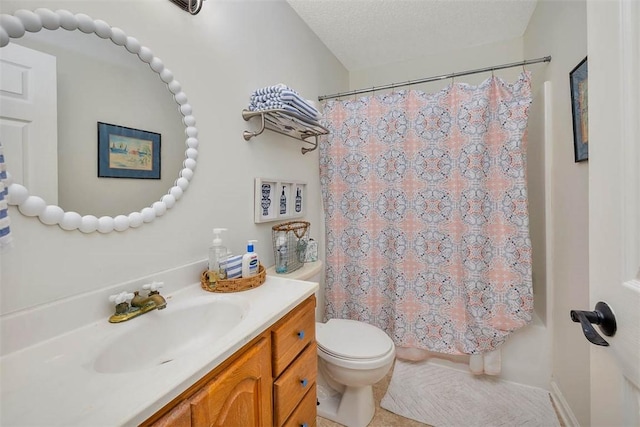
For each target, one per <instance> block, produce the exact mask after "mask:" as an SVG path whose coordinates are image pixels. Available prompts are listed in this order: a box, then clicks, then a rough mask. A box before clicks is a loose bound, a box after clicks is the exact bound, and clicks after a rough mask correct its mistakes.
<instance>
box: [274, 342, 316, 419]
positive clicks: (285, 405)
mask: <svg viewBox="0 0 640 427" xmlns="http://www.w3.org/2000/svg"><path fill="white" fill-rule="evenodd" d="M317 360H318V356H317V347H316V343H315V342H313V343H311V345H309V346H308V347H307V348H306V350H305V351H304V352H302V354H301V355H300V357H298V358H297V359H296V360H295V361H294V362H293V363H292V364H291V366H289V368H287V370H286V371H284V373H283V374H282V375H280V377H279V378H278V379H277V380H276V381H275V382H274V383H273V400H274V407H273V412H274V420H275V424H276V425H282V423H283V422H284V421H285V420H286V419H287V418H288V417H289V414H291V412H293V410H294V409H295V407H296V406H297V405H298V403H299V402H300V401H301V400H302V398H303V397H304V396H305V394H307V392H308V391H309V390H310V388H311V387H313V386H315V383H316V373H317V363H318V362H317Z"/></svg>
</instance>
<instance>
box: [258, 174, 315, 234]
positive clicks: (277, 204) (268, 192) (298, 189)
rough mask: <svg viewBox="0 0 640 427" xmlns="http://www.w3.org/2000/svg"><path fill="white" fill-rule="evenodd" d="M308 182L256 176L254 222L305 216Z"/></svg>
mask: <svg viewBox="0 0 640 427" xmlns="http://www.w3.org/2000/svg"><path fill="white" fill-rule="evenodd" d="M306 198H307V184H306V182H300V181H292V180H277V179H266V178H256V180H255V200H254V207H255V215H254V222H255V223H256V224H257V223H261V222H269V221H278V220H283V219H289V218H299V217H302V216H304V214H305V208H306V204H307V200H306Z"/></svg>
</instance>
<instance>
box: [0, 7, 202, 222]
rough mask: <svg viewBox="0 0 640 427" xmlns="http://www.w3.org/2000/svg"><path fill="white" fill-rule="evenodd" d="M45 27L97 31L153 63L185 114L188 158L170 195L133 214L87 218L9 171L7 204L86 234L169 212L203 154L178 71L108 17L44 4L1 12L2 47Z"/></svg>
mask: <svg viewBox="0 0 640 427" xmlns="http://www.w3.org/2000/svg"><path fill="white" fill-rule="evenodd" d="M43 28H45V29H47V30H58V29H63V30H67V31H75V30H79V31H82V32H83V33H87V34H89V33H95V34H96V35H97V36H98V37H100V38H102V39H105V40H111V42H113V43H114V44H116V45H117V46H122V47H123V48H125V49H126V50H127V51H129V52H130V53H131V54H133V55H137V56H138V58H139V59H140V60H141V61H143V62H145V63H147V64H149V67H151V69H152V70H153V71H154V72H155V73H157V74H158V75H159V77H160V79H161V80H162V81H163V82H164V83H166V85H167V88H168V89H169V92H171V94H172V95H173V98H174V100H175V102H176V103H177V104H178V108H179V111H180V113H181V114H182V116H183V117H182V122H183V124H184V126H185V135H186V141H185V144H186V147H187V149H186V151H185V160H184V162H183V168H182V170H180V173H179V175H178V178H177V179H176V181H175V182H174V185H173V187H171V188H170V189H169V191H168V192H167V194H165V195H164V196H162V197H161V198H160V200H159V201H157V202H154V203H153V204H152V205H151V206H148V207H145V208H143V209H142V210H140V211H139V212H132V213H129V214H128V215H124V214H123V215H117V216H115V217H111V216H102V217H100V218H98V217H96V216H94V215H84V216H82V215H80V214H79V213H77V212H65V211H64V210H63V209H62V208H61V207H60V206H56V205H47V203H46V202H45V200H44V199H42V198H40V197H38V196H34V195H29V191H28V189H27V188H26V187H24V186H22V185H20V184H18V183H13V182H12V181H11V177H10V175H9V174H10V172H11V171H10V170H9V171H8V172H9V174H8V175H9V176H8V182H7V184H8V189H9V196H8V203H9V204H10V205H16V206H18V210H19V211H20V213H22V214H23V215H25V216H31V217H33V216H35V217H38V218H39V219H40V221H41V222H42V223H44V224H47V225H58V226H60V227H61V228H62V229H64V230H80V231H81V232H83V233H92V232H94V231H98V232H100V233H109V232H111V231H124V230H127V229H128V228H135V227H139V226H141V225H142V224H144V223H149V222H151V221H153V220H154V219H155V218H156V217H158V216H162V215H164V214H165V213H166V211H167V209H170V208H172V207H173V206H174V205H175V203H176V201H177V200H178V199H180V197H182V195H183V193H184V191H185V190H186V189H187V187H188V186H189V182H190V181H191V179H192V178H193V173H194V170H195V167H196V159H197V157H198V150H197V149H198V139H197V137H198V129H197V128H196V127H195V123H196V121H195V118H194V117H193V115H192V108H191V105H190V104H189V103H188V102H187V96H186V95H185V93H184V92H183V91H182V88H181V86H180V83H179V82H178V81H177V80H175V79H174V78H173V73H171V71H169V70H168V69H167V68H165V66H164V64H163V63H162V61H161V60H160V59H159V58H158V57H156V56H154V55H153V53H152V52H151V50H150V49H149V48H147V47H145V46H141V45H140V42H139V41H138V40H136V39H135V38H133V37H130V36H127V35H126V34H125V33H124V31H122V30H121V29H119V28H116V27H111V26H109V24H107V23H106V22H104V21H101V20H97V19H96V20H94V19H92V18H91V17H89V16H87V15H85V14H82V13H78V14H73V13H71V12H69V11H67V10H57V11H53V10H50V9H45V8H41V9H36V10H35V11H30V10H18V11H16V12H15V13H14V14H13V15H9V14H0V48H2V47H5V46H6V45H7V44H9V42H10V41H11V39H12V38H20V37H22V36H24V34H25V32H32V33H35V32H38V31H40V30H42V29H43Z"/></svg>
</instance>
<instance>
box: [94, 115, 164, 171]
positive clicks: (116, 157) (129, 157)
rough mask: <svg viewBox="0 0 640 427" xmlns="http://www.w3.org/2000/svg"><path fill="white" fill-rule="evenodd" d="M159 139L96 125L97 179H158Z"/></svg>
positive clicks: (145, 132) (150, 133)
mask: <svg viewBox="0 0 640 427" xmlns="http://www.w3.org/2000/svg"><path fill="white" fill-rule="evenodd" d="M160 143H161V135H160V134H159V133H155V132H149V131H146V130H140V129H132V128H128V127H124V126H118V125H112V124H109V123H102V122H98V177H101V178H136V179H160Z"/></svg>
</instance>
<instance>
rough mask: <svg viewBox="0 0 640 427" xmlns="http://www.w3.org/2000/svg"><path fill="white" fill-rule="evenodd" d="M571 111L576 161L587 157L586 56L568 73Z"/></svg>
mask: <svg viewBox="0 0 640 427" xmlns="http://www.w3.org/2000/svg"><path fill="white" fill-rule="evenodd" d="M569 83H570V85H571V111H572V113H573V152H574V157H575V161H576V162H583V161H585V160H587V159H588V158H589V108H588V105H587V98H588V96H587V95H588V87H587V58H584V59H583V60H582V61H581V62H580V63H579V64H578V65H577V66H576V67H575V68H574V69H573V70H571V72H570V73H569Z"/></svg>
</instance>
